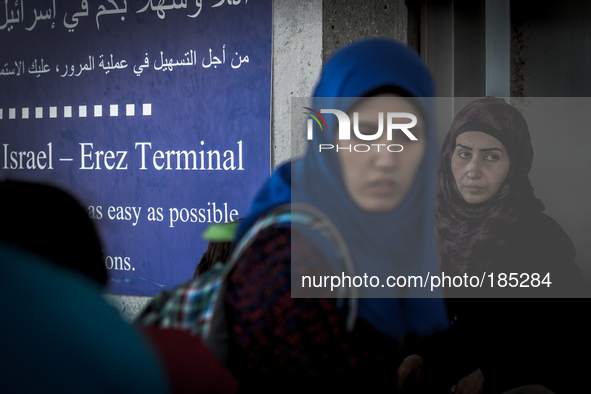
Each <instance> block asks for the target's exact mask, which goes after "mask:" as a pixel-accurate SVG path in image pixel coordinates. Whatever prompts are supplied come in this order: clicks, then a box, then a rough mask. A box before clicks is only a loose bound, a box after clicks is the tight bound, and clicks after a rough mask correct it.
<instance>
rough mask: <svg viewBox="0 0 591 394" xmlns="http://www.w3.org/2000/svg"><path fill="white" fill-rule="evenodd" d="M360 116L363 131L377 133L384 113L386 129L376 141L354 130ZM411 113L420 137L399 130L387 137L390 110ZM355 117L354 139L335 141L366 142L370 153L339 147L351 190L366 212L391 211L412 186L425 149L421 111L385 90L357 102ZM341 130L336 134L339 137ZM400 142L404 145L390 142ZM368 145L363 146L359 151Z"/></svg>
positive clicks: (396, 120) (397, 120) (415, 132)
mask: <svg viewBox="0 0 591 394" xmlns="http://www.w3.org/2000/svg"><path fill="white" fill-rule="evenodd" d="M354 112H357V113H358V115H359V123H358V124H359V132H360V133H362V134H365V135H373V134H376V132H377V130H378V120H379V118H378V113H380V112H381V113H383V132H382V135H381V137H380V138H378V139H376V140H373V141H364V140H361V139H358V138H357V137H356V136H355V133H354V132H353V124H354V117H353V113H354ZM388 112H407V113H411V114H413V115H415V116H416V117H417V125H416V126H415V127H413V128H411V129H409V131H410V132H411V133H412V134H413V135H414V136H415V137H416V138H417V141H412V140H410V139H409V138H408V137H407V136H406V135H405V134H404V132H403V131H401V130H399V129H395V130H393V132H392V140H391V141H389V140H388V139H387V134H388V133H387V128H388V127H387V125H388V119H387V113H388ZM348 115H349V119H350V120H351V128H352V130H351V140H350V141H339V140H335V146H336V145H337V144H338V145H339V146H341V147H342V146H347V147H348V146H349V144H350V145H351V146H352V147H354V146H355V145H357V144H365V145H368V146H369V147H370V149H369V151H368V152H355V151H354V149H351V152H349V151H348V150H343V149H339V151H338V152H337V156H338V158H339V162H340V165H341V169H342V173H343V178H344V181H345V186H346V188H347V192H348V193H349V195H350V196H351V198H352V199H353V201H354V202H355V203H356V204H357V206H359V208H361V209H363V210H364V211H366V212H387V211H391V210H393V209H394V208H396V207H398V206H399V205H400V203H401V202H402V201H403V200H404V197H406V195H407V194H408V192H409V191H410V188H411V187H412V184H413V180H414V178H415V174H416V173H417V170H418V168H419V165H420V163H421V160H422V158H423V155H424V152H425V146H426V142H425V132H424V122H423V119H422V117H421V114H420V112H419V111H418V110H417V109H416V107H415V106H414V105H413V104H412V103H411V102H410V101H408V100H407V99H404V98H402V97H400V96H398V95H396V94H393V93H383V94H379V95H376V96H374V97H370V98H367V99H365V100H363V101H361V102H360V103H359V104H357V105H355V106H354V107H353V108H352V109H351V110H350V111H349V112H348ZM409 122H410V119H408V118H393V120H392V123H400V124H403V123H409ZM337 134H338V133H335V138H336V135H337ZM394 144H399V145H402V146H403V150H402V151H401V152H395V151H398V150H400V146H391V147H390V150H391V151H394V152H390V151H388V147H389V146H390V145H394ZM364 149H367V148H364V147H360V148H359V149H358V150H364Z"/></svg>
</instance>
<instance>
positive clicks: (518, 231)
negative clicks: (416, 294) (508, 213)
mask: <svg viewBox="0 0 591 394" xmlns="http://www.w3.org/2000/svg"><path fill="white" fill-rule="evenodd" d="M507 239H508V242H507V244H506V245H504V246H502V247H497V248H495V249H492V250H488V251H477V252H475V255H477V254H476V253H485V252H486V253H488V255H489V256H492V263H491V264H490V266H489V268H488V270H489V271H487V272H494V273H495V277H496V278H498V276H497V274H498V273H506V274H510V273H512V272H514V273H519V274H521V273H523V272H527V273H529V274H532V273H539V274H540V278H543V277H544V276H545V275H546V274H547V273H548V272H549V273H550V276H549V280H550V282H551V285H550V290H548V287H547V286H546V285H541V286H540V287H538V288H533V287H531V286H532V283H531V280H530V281H529V282H528V283H527V284H529V285H530V287H529V288H516V289H508V288H503V289H499V292H498V293H497V295H504V294H513V295H519V296H522V297H528V298H519V299H517V298H503V299H497V298H492V299H491V298H488V299H478V298H448V300H447V305H448V311H449V314H450V319H451V322H452V325H453V327H452V329H451V330H450V331H449V333H447V334H446V335H445V336H444V337H442V338H436V340H435V342H436V343H435V344H433V343H430V344H424V345H423V346H425V347H431V349H427V348H426V349H424V350H423V351H424V352H425V354H428V355H429V356H426V357H427V358H428V357H432V360H433V362H434V363H435V364H439V365H442V366H443V369H440V370H439V371H437V373H436V374H437V376H438V378H436V379H435V380H437V379H440V384H441V387H440V390H441V391H442V392H447V391H448V390H449V388H450V387H451V385H453V384H455V383H457V381H458V380H459V379H461V378H462V377H464V376H466V375H467V374H469V373H471V372H473V371H475V370H476V369H478V368H480V369H481V371H482V374H483V376H484V379H485V392H487V393H489V392H502V391H506V390H509V389H511V388H514V387H518V386H521V385H525V384H542V385H544V386H546V387H548V388H550V389H552V390H553V391H555V392H556V393H560V392H569V390H570V389H575V388H578V389H580V388H581V387H580V385H581V384H582V382H580V378H581V376H582V375H580V374H578V373H577V368H580V369H582V368H583V365H582V364H581V363H584V362H585V361H581V360H584V359H586V354H587V353H588V350H589V346H588V343H587V342H588V340H587V333H586V332H587V330H585V329H584V328H583V327H584V324H583V315H584V314H585V310H587V309H588V308H585V307H584V305H587V304H588V302H587V299H572V298H569V299H556V298H534V297H539V296H542V297H556V296H567V297H576V296H582V295H584V293H585V291H586V286H585V283H584V279H583V276H582V274H581V272H580V270H579V268H578V267H577V265H576V264H575V262H574V259H575V254H576V253H575V248H574V245H573V244H572V242H571V240H570V238H569V237H568V235H567V234H566V233H565V232H564V230H563V229H562V228H561V227H560V226H559V225H558V223H556V221H555V220H554V219H552V218H550V217H549V216H547V215H545V214H542V213H539V214H536V215H530V216H527V217H525V216H524V217H520V218H519V219H518V220H517V222H516V223H515V225H514V227H513V228H512V230H511V234H508V236H507ZM443 271H445V268H443ZM473 273H474V274H478V273H477V272H473ZM469 274H470V272H469ZM520 281H521V280H520ZM508 290H509V291H511V290H515V291H516V292H515V293H510V292H509V293H506V292H507V291H508ZM471 294H472V295H477V294H478V292H474V293H471ZM450 295H451V294H450ZM453 295H454V296H460V295H461V293H455V294H453ZM435 353H437V354H435ZM581 356H582V357H583V359H582V358H581ZM450 361H451V362H450ZM575 363H577V365H575ZM573 366H574V367H575V368H574V367H573ZM587 367H588V366H585V368H587ZM577 379H579V381H577Z"/></svg>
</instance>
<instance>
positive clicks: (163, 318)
mask: <svg viewBox="0 0 591 394" xmlns="http://www.w3.org/2000/svg"><path fill="white" fill-rule="evenodd" d="M224 269H225V266H224V265H223V264H222V263H216V264H215V265H214V266H213V267H212V268H211V269H210V270H208V271H207V272H204V273H203V274H202V275H199V276H198V277H197V278H195V279H193V280H191V281H189V282H187V283H184V284H182V285H180V286H178V287H176V288H174V289H173V290H171V291H170V293H168V292H162V293H159V294H158V295H156V296H155V297H154V299H153V300H152V301H151V302H150V305H149V306H148V307H147V308H146V309H145V310H144V312H142V314H141V315H140V317H139V318H138V322H139V324H141V325H143V326H157V327H159V328H171V329H177V330H189V331H190V332H191V334H192V335H199V336H202V334H203V332H204V331H205V330H207V328H208V327H209V323H210V321H211V316H212V312H213V306H214V305H215V300H216V298H217V296H218V294H219V292H218V289H219V287H220V285H221V283H222V280H223V277H224V276H223V275H222V272H223V271H224Z"/></svg>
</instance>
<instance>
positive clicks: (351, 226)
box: [225, 39, 447, 390]
mask: <svg viewBox="0 0 591 394" xmlns="http://www.w3.org/2000/svg"><path fill="white" fill-rule="evenodd" d="M433 93H434V92H433V82H432V79H431V76H430V74H429V71H428V70H427V68H426V67H425V65H424V63H423V62H422V61H421V59H420V58H419V56H418V55H416V54H415V53H414V52H413V51H411V50H410V49H408V48H406V47H405V46H403V45H401V44H399V43H396V42H394V41H390V40H384V39H373V40H366V41H361V42H358V43H355V44H352V45H349V46H348V47H345V48H343V49H341V50H340V51H339V52H337V53H336V54H335V55H334V57H333V58H332V59H331V60H330V61H329V62H328V63H327V64H326V66H325V68H324V70H323V72H322V75H321V77H320V81H319V83H318V85H317V87H316V90H315V92H314V99H313V102H312V105H311V108H309V111H312V112H314V113H316V115H320V111H321V109H332V110H338V111H341V113H347V114H348V115H349V118H350V119H351V125H352V126H353V127H352V130H348V131H349V132H350V134H353V131H354V134H353V136H352V137H351V139H350V140H344V139H341V140H340V139H339V138H342V137H343V135H345V134H347V133H346V131H347V130H346V127H345V128H343V126H342V125H341V128H339V123H338V122H337V119H338V118H337V116H335V115H332V114H328V113H326V112H325V115H324V116H323V117H322V118H323V119H322V122H319V123H320V124H323V125H324V126H325V127H317V128H316V127H314V129H313V134H314V138H312V139H311V140H310V141H309V148H308V151H307V153H306V155H305V156H304V157H303V158H302V159H300V160H298V161H295V162H293V163H287V164H284V165H282V166H281V167H279V168H278V169H277V170H276V171H275V172H274V174H273V175H272V176H271V178H270V179H269V181H268V182H267V183H266V184H265V185H264V187H263V188H262V189H261V191H260V192H259V194H258V196H257V198H256V200H255V201H254V202H253V204H252V207H251V212H250V214H249V216H248V217H247V218H246V219H245V220H244V221H243V222H242V224H241V226H240V229H239V231H238V236H237V239H238V240H240V239H241V238H242V237H245V234H249V231H250V233H252V229H253V228H256V224H255V223H261V220H264V219H265V218H266V217H267V216H268V215H269V212H272V211H273V209H275V208H276V207H278V206H281V205H283V204H287V203H291V204H294V203H298V204H300V203H303V204H306V206H312V207H314V208H316V209H318V210H319V211H320V212H322V214H324V215H325V216H326V217H327V218H328V220H329V221H330V222H332V224H334V226H335V227H336V228H337V229H338V232H339V233H340V235H341V236H342V239H343V240H344V243H345V244H346V245H347V249H348V253H350V257H351V261H352V265H353V267H352V270H353V272H355V273H356V274H358V275H360V276H361V275H363V274H366V275H367V277H369V278H371V277H374V276H375V277H377V278H378V280H379V281H380V283H382V285H377V286H375V287H373V284H375V282H373V284H372V285H364V286H360V287H358V288H356V291H357V294H356V295H357V296H358V298H359V299H358V305H357V304H356V301H357V300H355V299H354V300H351V299H349V301H348V302H347V304H346V305H345V306H342V305H341V303H340V302H339V301H338V300H336V299H328V298H292V291H293V290H295V289H293V288H292V287H293V285H292V275H294V274H293V273H292V272H300V271H306V270H313V269H314V267H317V266H318V265H317V264H316V263H317V262H320V264H319V265H320V266H324V267H329V269H330V270H331V272H332V273H333V274H334V275H339V276H340V275H341V272H339V271H338V269H335V267H337V266H338V262H335V261H334V260H338V255H339V253H340V254H342V253H343V252H342V251H337V252H335V251H334V250H333V251H332V253H331V251H330V250H327V249H330V247H328V248H327V246H326V244H327V242H326V238H325V237H323V236H322V235H319V234H318V233H315V231H314V230H312V229H310V228H306V226H303V227H302V226H295V225H293V226H292V225H291V224H292V223H291V222H289V223H285V222H283V223H278V224H277V225H275V226H269V227H265V228H263V229H262V230H260V231H259V232H257V233H256V236H255V237H254V240H253V241H252V243H251V244H250V246H249V247H248V248H247V249H246V250H245V251H244V252H243V253H242V254H241V257H240V258H239V260H238V261H237V263H236V265H235V267H234V269H233V271H232V273H231V274H230V276H229V279H228V290H227V294H226V298H225V301H226V312H227V318H228V327H229V330H230V351H229V354H230V356H229V366H230V368H231V369H232V371H233V372H234V373H235V374H236V376H237V377H238V379H239V381H240V382H241V387H242V388H244V389H245V390H248V389H252V388H255V387H256V389H257V390H260V389H261V384H262V385H264V386H265V387H267V388H275V389H276V388H277V386H273V384H272V383H271V382H275V381H276V379H282V378H285V377H286V376H289V377H292V376H297V377H298V379H294V380H291V383H290V384H289V385H288V387H285V385H284V386H282V387H281V390H285V389H288V390H291V389H293V390H298V389H299V388H301V387H302V385H304V386H305V385H308V384H312V383H314V384H319V383H320V382H321V381H325V380H327V381H330V384H331V386H330V387H332V388H334V386H333V385H334V384H342V385H343V386H342V387H344V388H347V389H352V388H353V387H356V386H359V387H363V388H366V389H367V387H368V385H369V386H371V385H375V386H376V387H380V385H381V384H383V383H384V382H388V384H389V385H390V387H391V388H392V390H396V386H397V384H396V378H395V375H396V369H397V368H398V365H399V364H400V362H401V358H402V356H401V354H400V352H399V348H400V339H401V338H402V337H403V336H404V335H406V334H409V333H413V334H416V335H418V336H427V335H430V334H432V333H434V332H437V331H440V330H443V329H445V328H446V327H447V316H446V313H445V308H444V304H443V302H442V300H441V299H438V298H429V299H428V298H415V297H421V296H423V295H424V294H421V289H417V288H415V287H396V286H394V287H390V286H383V284H385V283H386V278H388V277H389V276H396V277H399V276H404V277H408V276H411V275H423V276H426V275H427V273H430V274H431V275H434V274H437V258H436V252H435V240H434V224H433V220H434V214H433V207H434V196H435V170H436V165H437V140H436V133H435V128H434V119H433V108H432V106H431V104H430V102H429V100H427V99H426V98H428V97H432V96H433ZM333 113H334V112H333ZM388 113H397V114H394V115H392V116H391V117H390V115H387V116H386V118H384V119H383V120H380V122H379V123H381V126H380V125H379V124H378V119H379V117H381V116H383V114H388ZM355 114H356V115H355ZM408 114H412V115H413V116H414V117H415V120H416V122H417V123H416V127H414V128H409V129H408V130H406V131H403V130H402V129H400V128H399V129H394V130H391V131H390V130H389V129H391V127H387V125H388V126H390V125H391V124H392V123H394V124H404V123H409V122H408V121H409V119H412V116H411V117H408V118H406V119H405V116H407V115H408ZM318 118H319V117H318ZM411 123H412V122H411ZM409 127H410V125H409ZM376 128H378V129H383V131H384V132H383V133H381V136H380V132H379V131H378V133H376V131H375V130H376ZM387 129H388V132H387V133H386V130H387ZM374 138H375V139H374ZM329 146H333V148H329ZM335 146H339V147H345V146H349V148H348V149H342V148H341V149H340V150H339V151H338V152H337V150H336V149H335V148H334V147H335ZM351 146H352V147H353V149H351V148H350V147H351ZM367 147H368V148H369V151H367V152H362V151H364V150H367V149H368V148H367ZM247 236H248V235H247ZM292 260H294V261H295V260H297V261H304V262H306V263H307V264H306V266H305V267H298V268H297V270H296V271H292V268H294V267H292ZM294 264H295V263H294ZM310 267H312V268H310ZM343 275H344V274H343ZM296 282H297V283H299V281H296ZM390 283H392V282H390ZM299 290H305V289H299ZM327 291H328V290H327ZM431 295H432V294H431ZM304 296H305V294H304ZM355 308H357V309H356V311H357V313H356V319H355V320H354V328H352V327H348V326H347V317H348V316H350V315H351V313H350V312H351V311H352V310H355ZM350 328H352V330H351V329H350Z"/></svg>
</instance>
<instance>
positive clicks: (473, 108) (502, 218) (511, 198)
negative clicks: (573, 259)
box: [435, 97, 544, 275]
mask: <svg viewBox="0 0 591 394" xmlns="http://www.w3.org/2000/svg"><path fill="white" fill-rule="evenodd" d="M463 126H464V127H463ZM464 131H482V132H484V133H487V134H490V135H491V136H493V137H495V138H497V139H498V140H499V141H501V142H502V143H503V145H505V147H506V148H507V152H508V155H509V160H510V163H511V164H510V167H509V172H508V174H507V178H506V179H505V181H504V182H503V184H502V185H501V187H500V188H499V190H498V191H497V192H496V193H495V195H494V196H492V197H491V198H490V199H489V200H487V201H485V202H483V203H480V204H470V203H467V202H466V201H465V200H464V199H463V197H462V196H461V194H460V192H459V191H458V188H457V187H456V182H455V179H454V176H453V173H452V168H451V158H452V155H453V152H454V150H455V147H456V138H457V136H458V135H459V134H461V133H462V132H464ZM533 156H534V154H533V148H532V145H531V139H530V135H529V129H528V127H527V123H526V121H525V119H524V117H523V115H521V113H520V112H519V111H518V110H517V109H515V108H514V107H512V106H511V105H509V104H507V103H506V102H505V101H504V100H503V99H499V98H494V97H487V98H484V99H480V100H476V101H473V102H471V103H470V104H468V105H467V106H466V107H464V108H463V109H462V110H461V111H460V112H459V113H458V115H457V116H456V117H455V119H454V120H453V122H452V125H451V128H450V130H449V133H448V134H447V136H446V137H445V140H444V141H443V146H442V147H441V162H440V163H439V169H438V171H437V200H436V211H435V215H436V227H437V239H438V242H439V246H440V248H441V267H442V270H443V271H444V272H450V271H451V273H453V274H456V275H457V274H463V273H465V272H482V271H485V270H486V269H487V267H488V266H489V265H490V263H491V255H490V251H492V250H494V248H495V247H499V246H502V245H504V244H506V242H507V234H508V232H509V231H508V230H509V229H510V226H511V225H513V224H514V223H515V221H516V220H517V218H518V216H519V215H520V214H523V213H524V212H536V211H537V212H541V211H543V210H544V205H543V204H542V202H541V201H540V200H539V199H537V198H536V197H535V196H534V189H533V187H532V185H531V183H530V181H529V178H528V173H529V171H530V169H531V164H532V161H533Z"/></svg>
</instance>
